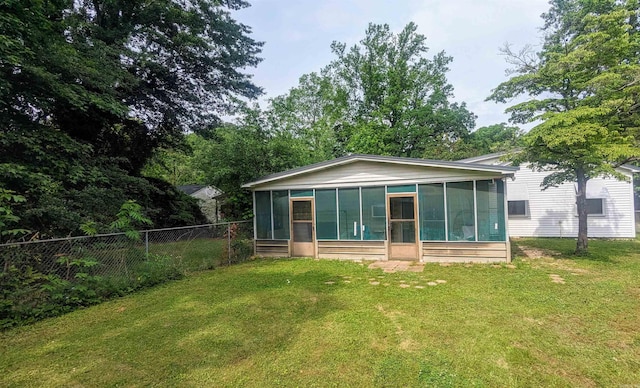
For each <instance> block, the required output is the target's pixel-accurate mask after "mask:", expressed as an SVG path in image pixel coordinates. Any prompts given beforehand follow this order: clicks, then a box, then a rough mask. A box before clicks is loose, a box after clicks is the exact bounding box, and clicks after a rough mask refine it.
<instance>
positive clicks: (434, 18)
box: [234, 0, 548, 128]
mask: <svg viewBox="0 0 640 388" xmlns="http://www.w3.org/2000/svg"><path fill="white" fill-rule="evenodd" d="M249 1H250V2H251V4H252V6H251V7H250V8H247V9H244V10H241V11H238V12H236V13H235V14H234V17H235V18H237V20H239V21H240V22H242V23H244V24H247V25H248V26H250V27H251V28H252V29H253V34H252V37H253V38H254V39H256V40H259V41H263V42H265V45H264V48H263V51H262V54H261V55H260V56H261V57H262V58H263V59H264V60H263V61H262V63H260V64H259V65H258V67H257V68H253V69H247V71H248V72H249V73H252V74H254V81H255V83H256V84H257V85H259V86H261V87H263V88H264V91H265V96H264V97H263V98H262V100H263V101H264V100H265V99H267V98H270V97H275V96H278V95H281V94H284V93H286V92H287V91H288V90H289V89H290V88H292V87H294V86H296V85H297V82H298V79H299V78H300V76H301V75H303V74H307V73H310V72H312V71H319V70H320V69H321V68H322V67H324V66H325V65H327V64H328V63H329V62H330V61H331V60H333V59H334V56H333V54H331V49H330V44H331V42H333V41H339V42H344V43H347V46H351V45H353V44H356V43H357V42H358V41H360V40H361V39H362V38H363V37H364V34H365V30H366V28H367V25H368V23H369V22H373V23H378V24H381V23H387V24H389V25H390V26H391V28H392V29H393V30H394V31H396V32H398V31H400V30H401V29H402V28H403V27H404V26H405V25H406V24H407V23H409V22H411V21H413V22H414V23H416V24H417V25H418V32H419V33H421V34H423V35H425V36H426V37H427V45H428V46H429V48H430V51H429V55H431V56H432V55H435V54H436V53H437V52H439V51H442V50H444V51H445V52H446V53H447V54H448V55H450V56H453V63H452V64H451V65H450V69H451V70H450V72H449V73H448V74H447V77H448V80H449V82H450V83H451V84H452V85H453V87H454V94H455V98H454V100H455V101H459V102H462V101H465V102H466V103H467V105H468V107H469V109H470V110H471V111H472V112H474V113H475V114H476V115H477V116H478V119H477V121H476V128H478V127H481V126H485V125H491V124H495V123H500V122H505V121H507V119H508V117H507V115H505V114H504V109H505V108H506V107H507V106H508V105H499V104H496V103H493V102H484V99H485V98H486V97H487V96H488V95H489V94H490V92H491V89H493V88H495V87H496V86H497V85H498V84H499V83H500V82H503V81H505V80H506V79H507V76H506V75H505V70H506V69H507V68H508V64H507V63H506V62H505V61H504V58H503V57H502V56H500V54H499V48H500V47H502V46H503V45H504V44H505V43H506V42H508V43H510V44H512V45H513V46H514V47H515V48H521V47H522V46H523V45H525V44H530V45H532V46H534V47H536V46H538V45H539V44H540V42H541V38H542V34H541V32H540V27H541V26H542V19H541V18H540V14H542V13H543V12H546V11H547V9H548V4H547V0H448V1H443V0H396V1H392V0H342V1H340V0H324V1H314V0H288V1H286V0H249Z"/></svg>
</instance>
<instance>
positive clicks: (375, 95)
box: [269, 23, 475, 159]
mask: <svg viewBox="0 0 640 388" xmlns="http://www.w3.org/2000/svg"><path fill="white" fill-rule="evenodd" d="M416 31H417V26H416V25H415V24H413V23H409V24H408V25H407V26H406V27H405V28H404V29H403V30H402V31H401V32H400V33H398V34H394V33H392V32H391V30H390V28H389V26H388V25H386V24H384V25H377V24H370V25H369V27H368V29H367V31H366V36H365V38H364V39H363V40H362V41H360V43H359V44H356V45H354V46H353V47H351V48H349V49H347V47H346V45H345V44H344V43H340V42H333V44H332V45H331V49H332V51H333V53H334V54H335V55H336V57H337V58H336V59H335V60H334V61H332V62H331V63H330V64H329V65H327V66H326V67H325V68H323V69H322V71H321V72H320V74H315V73H312V74H309V75H305V76H303V77H302V78H301V79H300V84H299V85H298V87H296V88H293V89H292V90H291V91H289V93H287V94H286V95H284V96H281V97H278V98H276V99H274V100H272V102H271V105H270V108H269V110H270V111H271V112H272V113H273V115H274V116H276V117H277V120H273V121H272V122H271V125H272V127H273V128H274V129H275V130H276V131H283V130H284V131H289V132H291V133H293V134H294V136H295V137H296V138H302V139H306V140H305V141H306V142H307V143H308V145H309V148H310V150H312V152H313V153H314V154H315V153H316V152H317V153H318V154H319V155H322V156H319V157H318V159H326V158H328V156H329V155H331V156H340V155H343V154H346V153H350V152H357V153H371V154H382V155H394V156H411V157H434V156H436V155H437V156H439V157H445V158H450V157H451V155H449V153H448V152H447V150H448V148H449V147H450V146H451V145H453V144H454V143H455V142H456V141H457V140H458V139H459V138H461V137H463V136H465V135H467V134H468V133H469V129H471V128H473V126H474V121H475V116H474V115H473V114H472V113H471V112H469V111H468V110H467V108H466V105H465V104H464V103H462V104H457V103H451V102H450V101H449V100H450V99H451V98H452V97H453V87H452V86H451V85H450V84H449V83H448V82H447V79H446V72H447V71H448V70H449V69H448V67H447V66H448V64H449V63H450V62H451V60H452V59H451V57H449V56H447V55H446V54H445V53H444V52H440V53H438V54H436V55H435V56H434V57H433V58H432V59H429V58H427V57H426V55H427V52H428V48H427V46H426V38H425V37H424V36H423V35H420V34H418V33H417V32H416ZM332 139H335V141H336V144H335V146H333V147H330V146H329V143H330V142H331V141H332ZM316 145H318V146H319V147H317V146H316ZM316 150H317V151H316Z"/></svg>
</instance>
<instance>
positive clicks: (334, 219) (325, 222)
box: [316, 190, 338, 240]
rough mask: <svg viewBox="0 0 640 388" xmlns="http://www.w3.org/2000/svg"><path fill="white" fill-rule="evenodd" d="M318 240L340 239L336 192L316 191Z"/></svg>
mask: <svg viewBox="0 0 640 388" xmlns="http://www.w3.org/2000/svg"><path fill="white" fill-rule="evenodd" d="M316 239H318V240H337V239H338V209H337V205H336V191H335V190H316Z"/></svg>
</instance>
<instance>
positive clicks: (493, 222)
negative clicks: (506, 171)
mask: <svg viewBox="0 0 640 388" xmlns="http://www.w3.org/2000/svg"><path fill="white" fill-rule="evenodd" d="M476 204H477V207H478V209H477V210H478V241H505V237H506V234H505V223H504V182H503V181H502V180H495V181H493V180H487V181H476Z"/></svg>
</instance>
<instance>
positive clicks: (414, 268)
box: [369, 260, 424, 273]
mask: <svg viewBox="0 0 640 388" xmlns="http://www.w3.org/2000/svg"><path fill="white" fill-rule="evenodd" d="M369 268H370V269H382V270H383V271H384V272H386V273H393V272H401V271H409V272H422V271H423V270H424V264H423V263H418V262H415V261H402V260H389V261H375V262H373V263H371V264H369Z"/></svg>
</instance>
